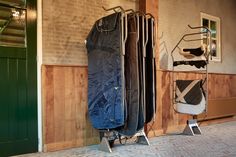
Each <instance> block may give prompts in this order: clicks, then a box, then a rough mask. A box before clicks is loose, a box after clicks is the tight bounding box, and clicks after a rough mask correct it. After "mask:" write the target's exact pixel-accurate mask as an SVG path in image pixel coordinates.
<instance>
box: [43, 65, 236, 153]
mask: <svg viewBox="0 0 236 157" xmlns="http://www.w3.org/2000/svg"><path fill="white" fill-rule="evenodd" d="M87 75H88V74H87V67H78V66H74V67H73V66H53V65H51V66H49V65H44V66H43V67H42V77H43V79H42V80H43V87H42V88H43V111H44V112H43V120H44V125H43V128H44V129H43V130H44V148H45V149H44V150H46V151H53V150H59V149H65V148H71V147H77V146H85V145H89V144H94V143H98V142H99V138H98V137H99V136H98V132H97V131H96V130H95V129H93V128H92V126H91V124H90V122H89V119H88V113H87V90H88V89H87V88H88V87H87V79H88V78H87ZM172 76H173V73H172V72H171V71H161V70H158V71H157V113H156V118H155V121H154V122H151V123H149V124H148V126H147V132H148V136H157V135H160V134H165V133H169V132H174V131H180V130H182V129H183V128H184V126H185V124H186V120H187V119H189V118H191V117H190V116H188V115H184V114H178V113H176V112H175V111H174V110H173V107H172V106H173V105H172V83H173V82H172ZM175 77H176V78H178V79H201V78H203V76H202V74H196V73H184V72H177V73H175ZM235 87H236V75H227V74H209V108H208V109H209V110H208V113H209V114H208V118H213V117H214V118H215V117H221V116H224V115H227V116H228V115H232V114H234V113H236V107H235V105H234V104H235V102H236V101H235V98H236V88H235ZM199 117H200V119H202V118H203V117H204V118H205V115H202V116H199Z"/></svg>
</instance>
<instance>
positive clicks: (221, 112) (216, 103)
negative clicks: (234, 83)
mask: <svg viewBox="0 0 236 157" xmlns="http://www.w3.org/2000/svg"><path fill="white" fill-rule="evenodd" d="M208 102H209V103H208V110H207V113H206V114H205V113H204V114H201V115H199V116H198V120H207V119H215V118H221V117H222V118H223V117H229V116H233V115H236V98H229V99H214V100H209V101H208Z"/></svg>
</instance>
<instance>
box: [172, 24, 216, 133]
mask: <svg viewBox="0 0 236 157" xmlns="http://www.w3.org/2000/svg"><path fill="white" fill-rule="evenodd" d="M188 27H189V28H190V29H200V30H201V31H200V32H195V33H188V34H184V35H183V36H182V38H181V39H180V40H179V41H178V42H177V44H176V45H175V47H174V48H173V50H172V51H171V57H172V61H173V63H174V61H175V60H174V56H173V53H174V52H175V50H176V48H179V45H180V43H181V42H182V41H184V42H194V41H201V40H203V38H194V39H187V37H193V36H196V35H206V39H207V40H206V45H207V48H206V52H205V54H204V56H205V61H206V65H205V66H206V67H205V70H204V71H205V72H204V73H205V74H206V76H205V80H204V81H203V82H206V91H205V93H206V105H205V113H207V108H208V67H207V64H208V63H209V56H211V54H212V52H211V31H210V29H209V28H207V27H205V26H197V27H192V26H190V25H188ZM208 39H209V40H208ZM208 46H209V47H208ZM179 49H180V48H179ZM208 49H209V50H208ZM180 62H181V61H180ZM182 62H185V61H182ZM172 71H173V73H172V80H173V81H172V82H173V84H172V87H173V92H172V102H173V104H175V103H176V102H175V88H176V85H175V78H174V75H175V74H174V71H175V70H174V64H173V65H172ZM198 71H199V70H198ZM188 72H190V71H188ZM199 72H200V71H199ZM173 108H174V110H175V111H176V112H178V111H177V110H176V109H175V107H174V106H173ZM193 118H194V119H192V120H188V121H187V125H186V127H185V129H184V132H183V133H184V134H187V135H194V134H201V130H200V128H199V126H198V124H197V120H196V119H195V118H196V116H193Z"/></svg>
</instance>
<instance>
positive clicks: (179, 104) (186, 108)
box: [175, 80, 206, 115]
mask: <svg viewBox="0 0 236 157" xmlns="http://www.w3.org/2000/svg"><path fill="white" fill-rule="evenodd" d="M175 90H176V91H175V94H176V95H175V102H176V104H175V105H176V106H175V108H176V110H177V112H180V113H186V114H192V115H197V114H200V113H202V112H203V111H204V110H205V106H206V100H205V96H204V91H203V88H202V81H201V80H176V89H175Z"/></svg>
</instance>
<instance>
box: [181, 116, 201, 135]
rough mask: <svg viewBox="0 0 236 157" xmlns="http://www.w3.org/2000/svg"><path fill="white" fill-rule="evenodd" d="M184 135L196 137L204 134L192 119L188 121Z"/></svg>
mask: <svg viewBox="0 0 236 157" xmlns="http://www.w3.org/2000/svg"><path fill="white" fill-rule="evenodd" d="M183 134H185V135H191V136H194V135H195V134H202V133H201V130H200V128H199V126H198V124H197V120H196V119H191V120H188V121H187V125H186V127H185V129H184V131H183Z"/></svg>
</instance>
